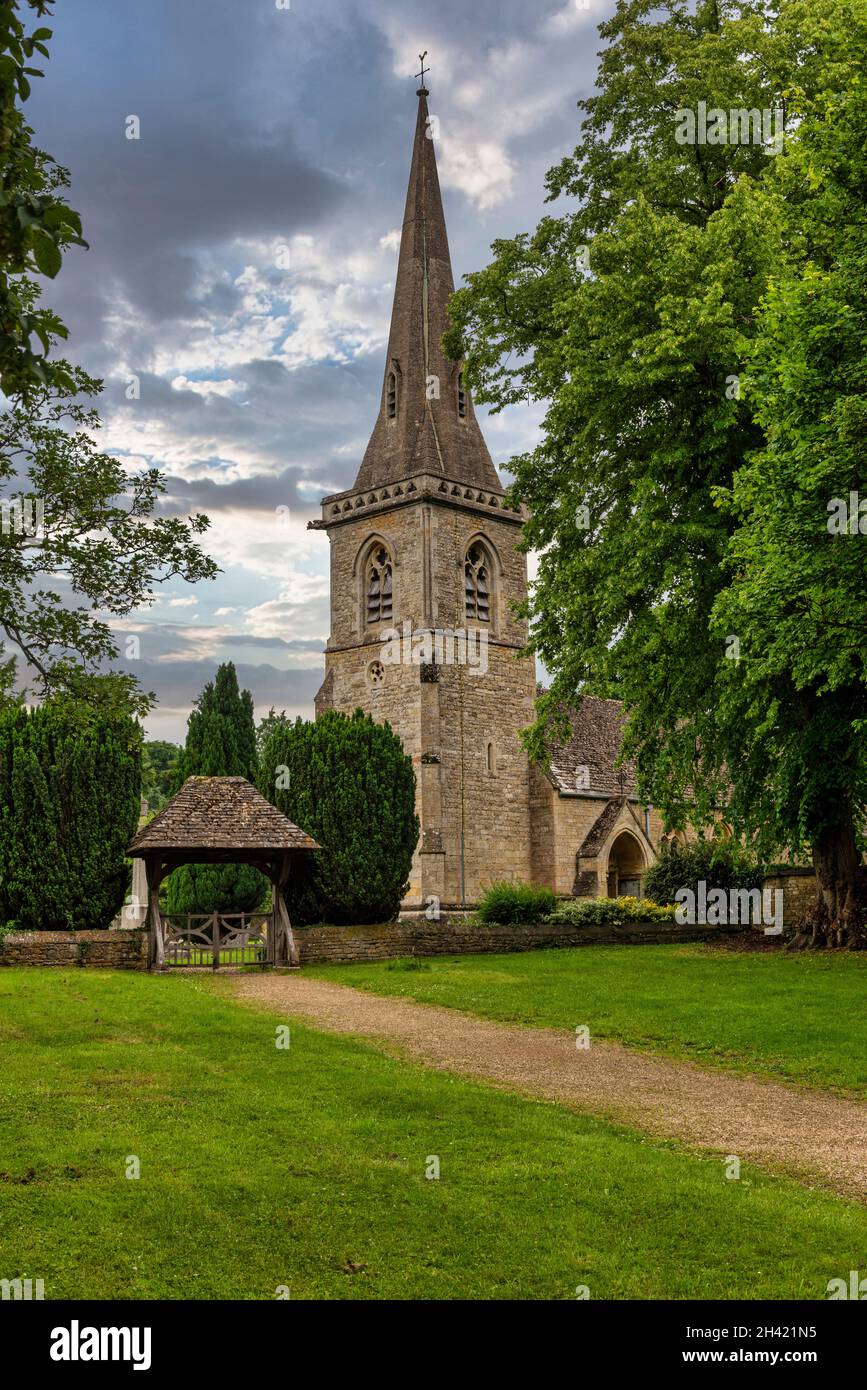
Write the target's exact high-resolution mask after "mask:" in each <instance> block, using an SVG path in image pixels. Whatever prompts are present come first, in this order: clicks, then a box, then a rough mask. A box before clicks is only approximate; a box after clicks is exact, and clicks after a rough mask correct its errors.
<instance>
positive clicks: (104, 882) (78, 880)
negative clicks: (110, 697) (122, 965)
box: [0, 697, 141, 931]
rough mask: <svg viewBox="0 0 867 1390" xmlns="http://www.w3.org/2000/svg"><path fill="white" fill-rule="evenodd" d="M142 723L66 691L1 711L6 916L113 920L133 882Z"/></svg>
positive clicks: (62, 922)
mask: <svg viewBox="0 0 867 1390" xmlns="http://www.w3.org/2000/svg"><path fill="white" fill-rule="evenodd" d="M140 777H141V730H140V728H139V726H138V725H137V724H136V723H135V722H134V721H133V720H132V719H131V718H130V717H129V715H128V714H125V713H122V712H119V711H118V710H116V709H113V708H106V709H102V710H99V709H94V708H92V707H90V706H84V705H80V704H77V703H75V702H74V701H72V700H70V699H67V698H65V697H62V698H56V699H52V700H47V701H46V702H45V703H44V704H43V705H41V706H39V707H38V708H36V709H31V710H27V709H7V710H5V711H3V712H0V921H7V922H10V921H14V922H15V923H16V924H17V925H18V927H20V928H21V929H22V930H39V929H42V928H44V929H46V930H57V929H58V928H60V929H62V928H68V929H69V930H71V931H72V930H83V929H87V928H102V927H107V926H108V924H109V922H110V921H111V919H112V917H113V916H114V915H115V913H116V912H117V911H118V909H119V908H120V906H121V904H122V902H123V899H124V893H125V891H126V885H127V864H126V860H125V858H124V851H125V849H126V847H127V845H128V844H129V842H130V840H131V839H132V837H133V834H134V833H135V829H136V825H137V823H138V813H139V792H138V788H139V783H140Z"/></svg>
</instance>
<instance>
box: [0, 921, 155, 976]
mask: <svg viewBox="0 0 867 1390" xmlns="http://www.w3.org/2000/svg"><path fill="white" fill-rule="evenodd" d="M0 965H66V966H69V965H95V966H99V967H102V968H103V969H106V968H108V969H112V970H146V969H147V933H146V932H143V931H34V932H14V933H12V934H10V935H9V936H5V937H3V938H2V939H0Z"/></svg>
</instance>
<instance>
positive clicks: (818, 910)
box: [792, 817, 867, 951]
mask: <svg viewBox="0 0 867 1390" xmlns="http://www.w3.org/2000/svg"><path fill="white" fill-rule="evenodd" d="M813 867H814V869H815V870H816V879H817V881H818V886H819V892H818V894H817V897H816V902H815V904H814V906H813V907H811V908H810V910H809V911H808V912H807V914H806V917H805V919H804V923H803V925H802V928H801V931H800V932H799V934H798V935H797V936H796V938H795V940H794V941H793V942H792V946H793V948H795V949H798V948H810V947H811V948H813V949H817V948H827V947H835V946H836V947H843V948H845V949H847V950H850V951H857V950H863V949H865V947H867V933H865V926H864V923H865V906H867V882H865V879H867V875H865V871H864V869H863V868H862V866H861V859H860V855H859V853H858V847H857V845H856V842H855V825H854V821H853V820H852V818H851V817H850V818H849V819H848V820H847V821H846V822H843V823H841V824H838V825H835V826H830V827H828V828H827V829H826V830H824V831H822V832H821V834H819V835H817V836H816V837H815V838H814V840H813Z"/></svg>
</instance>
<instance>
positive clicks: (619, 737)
mask: <svg viewBox="0 0 867 1390" xmlns="http://www.w3.org/2000/svg"><path fill="white" fill-rule="evenodd" d="M569 722H570V724H571V726H572V736H571V738H569V739H568V740H567V741H566V742H565V743H557V744H552V745H551V750H550V751H551V763H550V767H549V769H548V776H549V778H550V780H551V781H552V782H553V784H554V786H555V787H556V788H557V790H558V791H560V792H583V793H584V794H585V795H588V796H594V795H595V796H604V797H615V796H617V797H619V796H621V795H622V796H630V797H634V796H635V795H636V783H635V764H634V763H631V762H624V763H623V764H622V766H621V767H616V766H615V764H616V763H617V759H618V757H619V755H620V747H621V744H622V742H623V726H624V723H625V716H624V714H623V706H622V704H621V703H620V701H619V700H600V699H599V698H598V697H596V696H594V695H585V696H584V697H583V699H582V700H581V703H580V705H579V707H578V709H577V710H572V711H570V712H569ZM621 774H622V790H621Z"/></svg>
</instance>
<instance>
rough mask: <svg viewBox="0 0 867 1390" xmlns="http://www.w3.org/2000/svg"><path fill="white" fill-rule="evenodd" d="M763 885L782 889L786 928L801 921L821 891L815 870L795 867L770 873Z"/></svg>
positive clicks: (794, 925) (784, 924) (793, 926)
mask: <svg viewBox="0 0 867 1390" xmlns="http://www.w3.org/2000/svg"><path fill="white" fill-rule="evenodd" d="M763 886H764V887H765V888H770V889H772V890H773V889H781V890H782V893H783V926H784V928H786V929H790V928H792V929H793V928H795V927H796V926H797V925H798V924H799V923H800V921H801V920H802V919H803V917H804V914H805V913H806V911H807V909H808V908H809V907H811V906H812V904H813V900H814V898H815V897H816V894H817V893H818V891H819V886H818V884H817V882H816V875H815V874H814V873H813V870H812V869H806V868H804V869H799V868H795V867H792V868H791V869H786V870H785V871H783V872H781V873H777V874H769V875H768V876H767V878H766V879H765V880H764V885H763ZM772 901H773V900H772Z"/></svg>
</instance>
